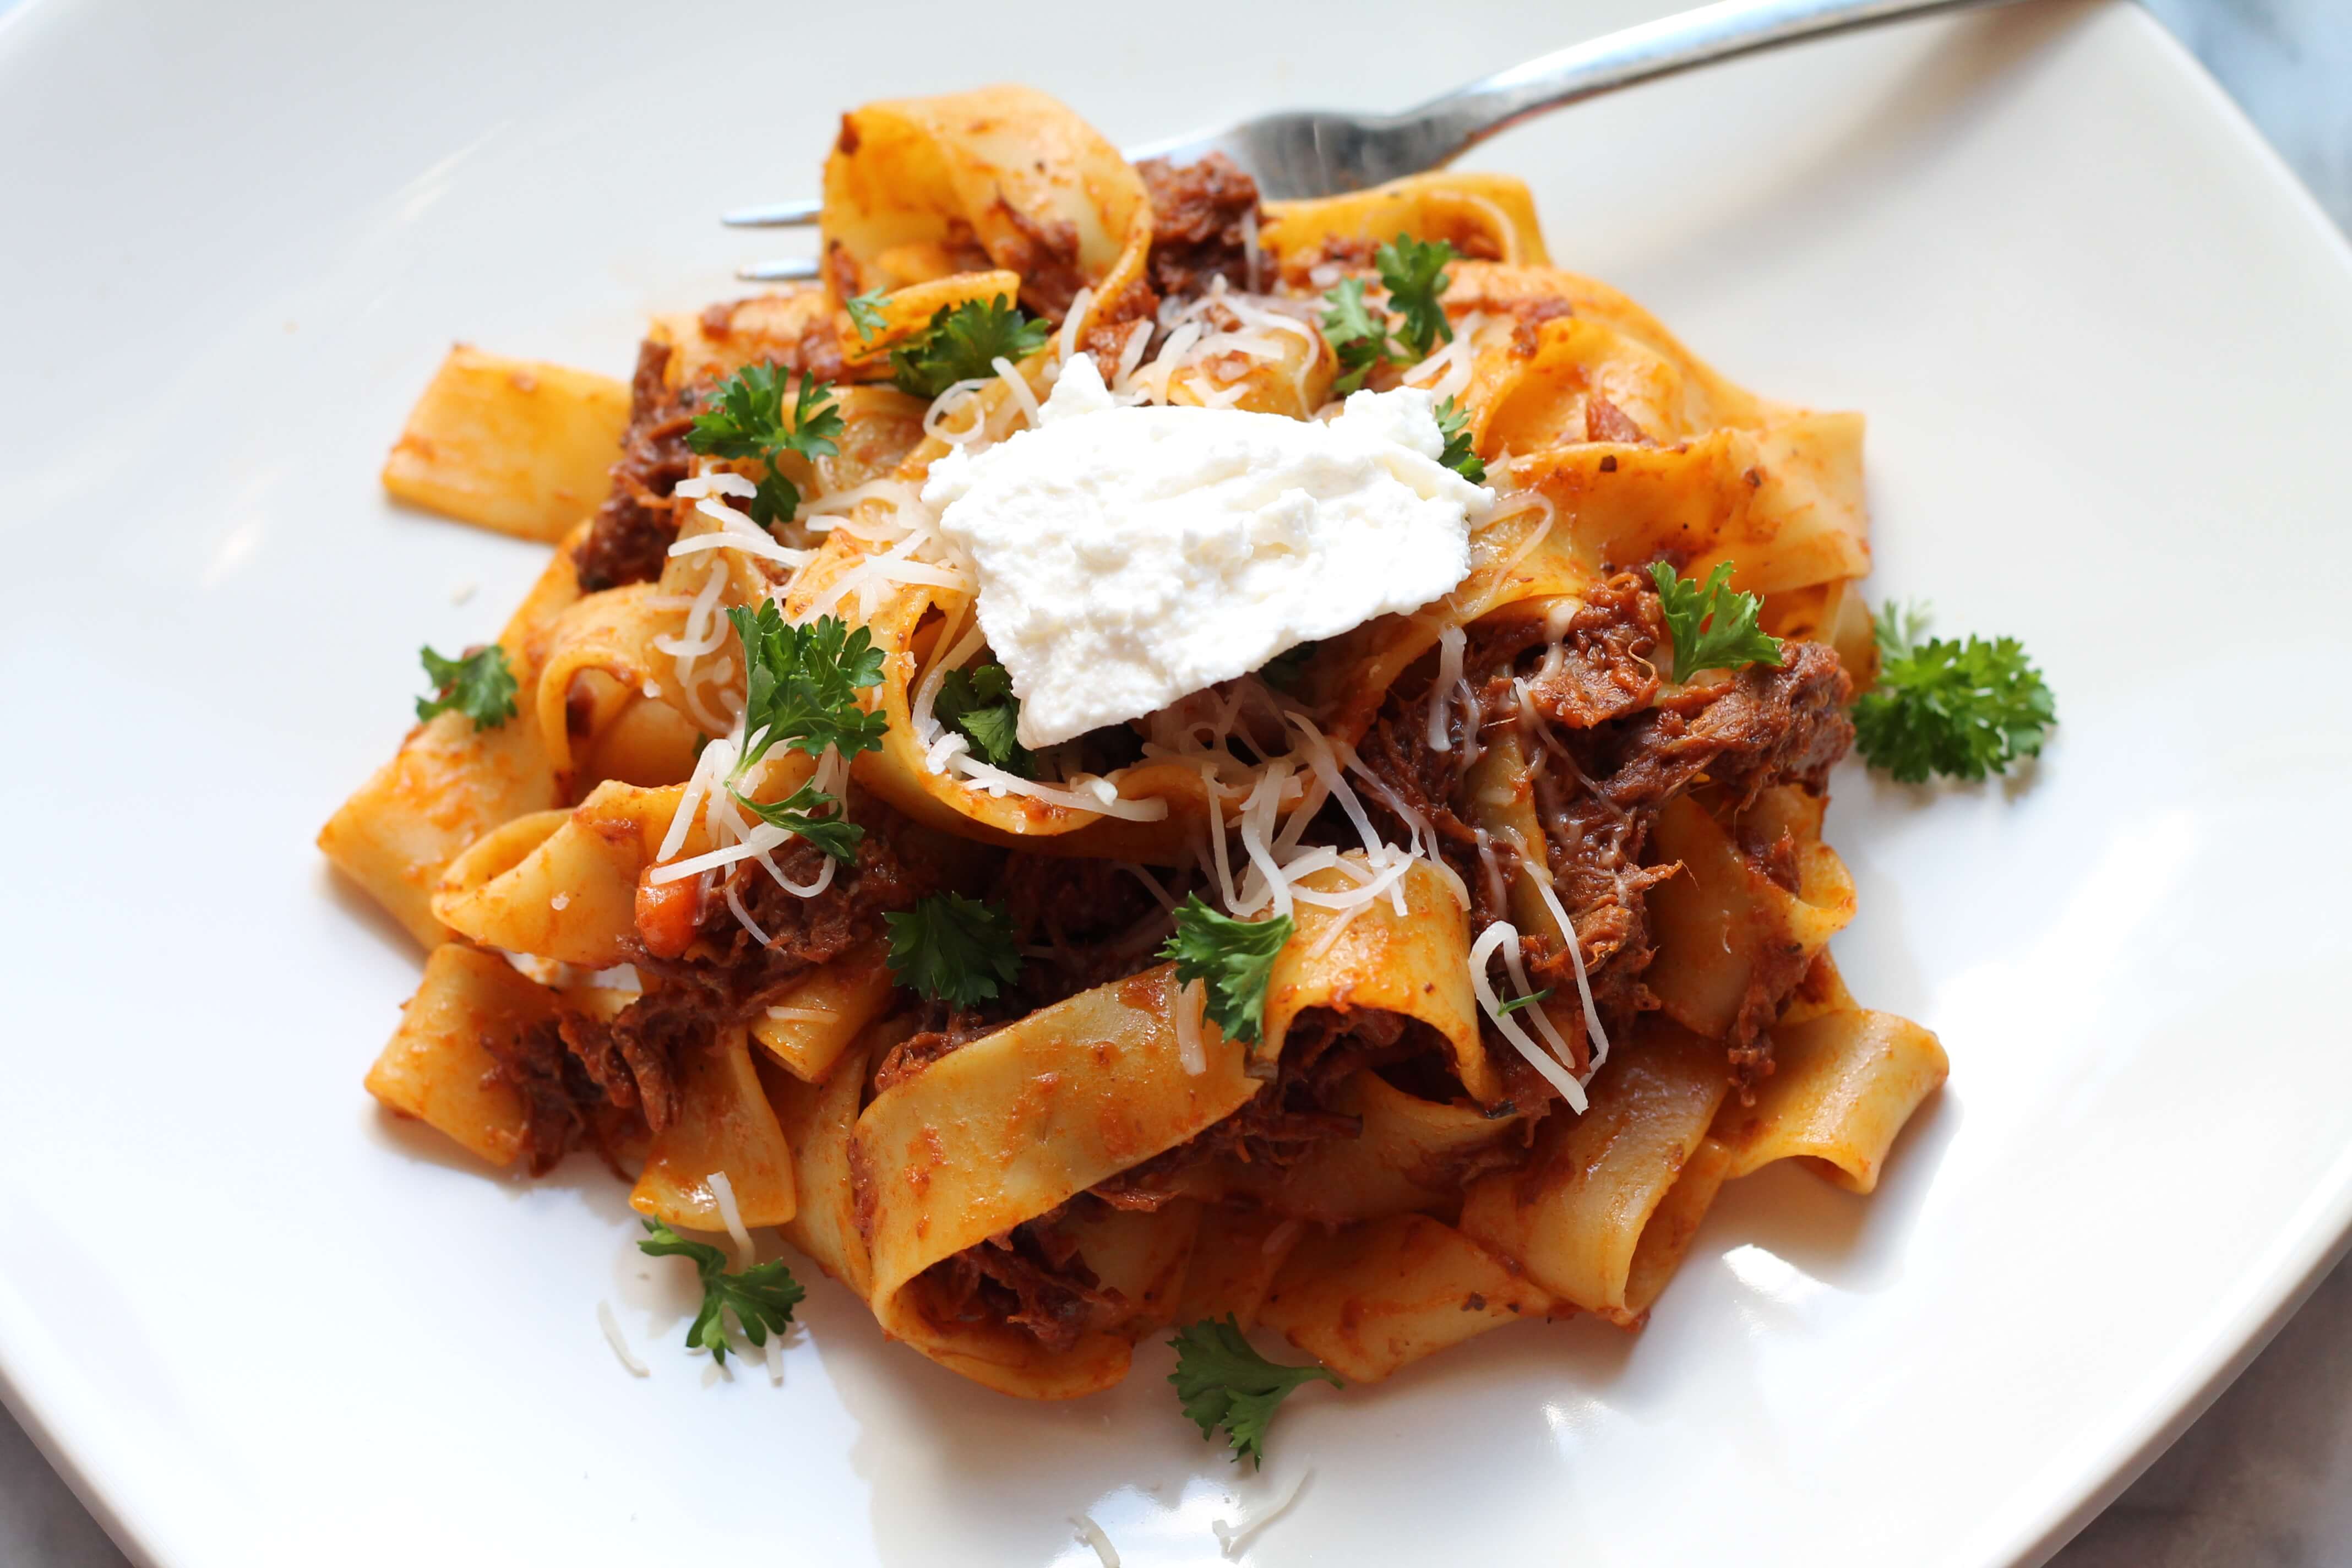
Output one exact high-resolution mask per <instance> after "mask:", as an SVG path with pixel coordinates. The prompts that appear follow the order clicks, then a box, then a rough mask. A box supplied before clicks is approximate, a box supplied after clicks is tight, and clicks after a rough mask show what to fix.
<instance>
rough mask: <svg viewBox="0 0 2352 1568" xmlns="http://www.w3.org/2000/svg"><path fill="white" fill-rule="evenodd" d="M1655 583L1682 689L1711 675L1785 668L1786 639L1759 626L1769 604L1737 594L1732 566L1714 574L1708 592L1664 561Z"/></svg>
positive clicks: (1653, 570) (1721, 566) (1656, 569)
mask: <svg viewBox="0 0 2352 1568" xmlns="http://www.w3.org/2000/svg"><path fill="white" fill-rule="evenodd" d="M1650 579H1651V581H1653V582H1654V583H1655V584H1657V585H1658V599H1659V601H1660V603H1661V604H1662V605H1664V609H1665V613H1666V630H1667V632H1668V633H1669V634H1670V635H1671V636H1672V637H1674V643H1675V673H1674V679H1675V684H1676V685H1678V686H1679V685H1681V684H1682V683H1683V682H1685V681H1686V680H1688V679H1690V678H1691V677H1692V676H1694V675H1696V674H1698V673H1699V672H1700V671H1701V670H1705V669H1738V668H1739V667H1740V666H1742V665H1748V664H1768V665H1770V666H1771V667H1772V668H1775V669H1777V668H1780V638H1779V637H1771V636H1768V635H1767V634H1766V633H1765V632H1763V631H1762V630H1760V629H1759V627H1758V626H1757V625H1756V616H1757V613H1758V612H1759V611H1760V610H1761V609H1762V608H1763V605H1764V602H1763V601H1762V600H1761V599H1759V598H1758V597H1757V596H1756V595H1753V594H1735V593H1733V592H1732V591H1731V563H1730V562H1728V561H1726V562H1723V563H1719V564H1718V565H1717V567H1716V569H1715V570H1714V571H1712V572H1710V573H1708V574H1707V575H1706V585H1705V586H1704V587H1702V586H1700V585H1699V584H1696V583H1695V582H1693V581H1692V580H1691V579H1689V578H1687V577H1684V576H1680V575H1678V574H1676V573H1675V569H1674V568H1673V567H1671V566H1669V565H1667V564H1666V563H1664V562H1663V561H1661V562H1658V563H1656V564H1654V565H1653V566H1652V567H1651V568H1650ZM1702 623H1704V625H1702Z"/></svg>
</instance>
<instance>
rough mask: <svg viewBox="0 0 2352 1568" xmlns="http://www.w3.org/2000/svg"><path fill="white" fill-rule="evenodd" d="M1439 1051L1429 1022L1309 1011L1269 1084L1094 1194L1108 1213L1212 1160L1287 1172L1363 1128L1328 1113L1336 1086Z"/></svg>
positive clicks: (1155, 1199)
mask: <svg viewBox="0 0 2352 1568" xmlns="http://www.w3.org/2000/svg"><path fill="white" fill-rule="evenodd" d="M1443 1048H1444V1047H1443V1045H1442V1043H1441V1042H1440V1041H1439V1040H1438V1039H1437V1038H1436V1037H1435V1036H1434V1035H1433V1032H1432V1031H1431V1030H1430V1027H1429V1026H1428V1025H1426V1024H1423V1023H1422V1022H1420V1021H1419V1020H1418V1019H1412V1018H1408V1017H1405V1016H1403V1015H1402V1014H1400V1013H1386V1012H1378V1011H1374V1010H1372V1009H1370V1008H1364V1009H1346V1008H1338V1007H1309V1008H1307V1009H1306V1010H1305V1011H1303V1012H1301V1013H1300V1014H1299V1015H1298V1016H1297V1017H1295V1018H1293V1019H1292V1020H1291V1021H1290V1027H1289V1029H1288V1030H1287V1031H1286V1033H1285V1034H1284V1036H1283V1039H1282V1057H1281V1059H1280V1061H1279V1063H1278V1064H1277V1065H1276V1068H1275V1077H1274V1080H1273V1081H1272V1082H1270V1083H1268V1084H1267V1085H1266V1086H1265V1088H1264V1089H1259V1090H1258V1091H1257V1093H1256V1094H1255V1095H1254V1096H1252V1097H1251V1099H1250V1100H1249V1101H1248V1102H1247V1103H1246V1104H1244V1106H1243V1107H1242V1108H1241V1109H1240V1110H1236V1111H1234V1113H1233V1114H1232V1115H1231V1116H1228V1117H1226V1118H1225V1119H1224V1120H1223V1121H1218V1122H1215V1123H1213V1124H1212V1125H1211V1126H1209V1127H1206V1128H1204V1129H1202V1131H1200V1132H1199V1133H1197V1134H1195V1135H1194V1136H1192V1138H1189V1139H1187V1140H1185V1141H1184V1142H1181V1143H1179V1144H1177V1145H1176V1146H1175V1147H1174V1148H1173V1149H1169V1150H1166V1151H1164V1152H1160V1153H1159V1154H1155V1155H1153V1156H1152V1157H1151V1158H1150V1159H1149V1160H1146V1161H1144V1162H1143V1163H1140V1164H1138V1165H1135V1166H1131V1167H1130V1168H1129V1169H1128V1170H1125V1171H1122V1172H1120V1173H1118V1175H1116V1176H1113V1177H1112V1178H1110V1180H1108V1181H1107V1182H1102V1183H1098V1184H1097V1185H1096V1186H1095V1187H1094V1188H1092V1189H1091V1190H1092V1192H1093V1194H1094V1195H1095V1196H1096V1197H1097V1198H1099V1199H1101V1200H1102V1201H1103V1202H1105V1203H1107V1204H1109V1205H1112V1206H1113V1207H1114V1208H1124V1209H1156V1208H1158V1207H1160V1205H1162V1204H1164V1203H1166V1202H1168V1201H1169V1200H1170V1199H1171V1198H1172V1197H1175V1196H1177V1195H1178V1194H1179V1192H1180V1190H1181V1185H1180V1184H1181V1182H1182V1180H1183V1178H1184V1177H1185V1176H1186V1175H1187V1174H1188V1173H1191V1172H1192V1170H1194V1169H1195V1168H1196V1167H1198V1166H1200V1165H1202V1164H1205V1163H1212V1162H1214V1161H1218V1160H1223V1159H1231V1160H1237V1161H1240V1162H1241V1163H1244V1164H1254V1165H1263V1166H1265V1167H1268V1168H1270V1169H1273V1170H1276V1171H1282V1170H1287V1169H1289V1168H1290V1167H1291V1166H1293V1165H1295V1164H1297V1163H1298V1162H1299V1161H1300V1160H1303V1159H1305V1158H1306V1157H1307V1154H1308V1153H1309V1152H1311V1151H1312V1150H1314V1149H1315V1147H1316V1146H1317V1145H1318V1144H1320V1143H1324V1142H1328V1141H1329V1140H1331V1139H1334V1138H1353V1137H1355V1136H1356V1135H1357V1134H1358V1133H1360V1131H1362V1130H1363V1127H1362V1123H1361V1121H1360V1120H1359V1119H1358V1118H1356V1117H1353V1116H1346V1115H1342V1114H1340V1113H1339V1112H1337V1111H1334V1110H1329V1109H1328V1106H1329V1103H1330V1099H1331V1095H1332V1092H1333V1091H1334V1090H1335V1089H1338V1088H1339V1085H1340V1084H1341V1083H1343V1082H1345V1081H1346V1080H1347V1079H1349V1078H1351V1077H1353V1076H1354V1075H1355V1074H1357V1073H1359V1072H1366V1071H1370V1070H1373V1069H1375V1068H1380V1067H1382V1066H1386V1065H1388V1064H1391V1063H1396V1062H1402V1061H1404V1060H1406V1059H1408V1058H1412V1057H1415V1056H1418V1055H1422V1054H1424V1053H1431V1052H1440V1051H1442V1050H1443Z"/></svg>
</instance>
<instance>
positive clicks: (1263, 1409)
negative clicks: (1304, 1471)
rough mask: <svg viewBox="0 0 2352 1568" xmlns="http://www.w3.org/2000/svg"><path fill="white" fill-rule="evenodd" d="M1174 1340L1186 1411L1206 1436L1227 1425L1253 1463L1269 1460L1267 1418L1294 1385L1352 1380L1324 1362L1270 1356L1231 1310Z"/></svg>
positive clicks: (1230, 1438) (1239, 1451)
mask: <svg viewBox="0 0 2352 1568" xmlns="http://www.w3.org/2000/svg"><path fill="white" fill-rule="evenodd" d="M1169 1343H1170V1344H1171V1345H1172V1346H1174V1347H1175V1350H1176V1370H1175V1371H1174V1372H1172V1373H1169V1374H1168V1381H1169V1382H1171V1383H1172V1384H1175V1385H1176V1397H1177V1399H1178V1401H1179V1402H1180V1403H1181V1404H1182V1405H1183V1407H1184V1414H1185V1415H1188V1416H1190V1417H1192V1420H1193V1422H1194V1423H1196V1424H1197V1425H1198V1426H1200V1428H1201V1436H1202V1437H1204V1438H1213V1437H1214V1436H1216V1431H1217V1428H1218V1427H1220V1426H1223V1428H1224V1429H1225V1440H1226V1441H1227V1442H1228V1443H1229V1444H1231V1445H1232V1447H1233V1453H1232V1455H1231V1456H1230V1457H1231V1458H1233V1460H1234V1463H1236V1464H1238V1463H1240V1462H1241V1460H1242V1459H1243V1458H1244V1457H1246V1458H1248V1459H1249V1461H1250V1464H1251V1465H1252V1466H1253V1467H1262V1466H1264V1465H1265V1428H1266V1424H1267V1423H1268V1422H1270V1421H1272V1420H1273V1419H1274V1413H1275V1410H1276V1408H1277V1407H1278V1406H1279V1405H1281V1404H1282V1402H1283V1401H1284V1400H1285V1399H1286V1398H1288V1397H1289V1396H1290V1394H1291V1392H1292V1391H1293V1390H1294V1389H1297V1387H1299V1386H1300V1385H1301V1384H1307V1383H1313V1382H1315V1381H1317V1380H1318V1379H1320V1380H1321V1381H1322V1382H1325V1383H1328V1384H1330V1385H1331V1386H1332V1387H1334V1388H1345V1387H1346V1386H1347V1384H1344V1383H1341V1382H1340V1381H1339V1378H1338V1377H1337V1376H1336V1375H1334V1374H1333V1373H1331V1372H1330V1371H1329V1370H1328V1369H1327V1368H1324V1367H1319V1366H1286V1365H1284V1364H1283V1363H1280V1362H1275V1361H1268V1360H1266V1359H1265V1357H1264V1356H1262V1355H1260V1354H1258V1353H1257V1352H1256V1351H1255V1349H1253V1348H1252V1347H1251V1345H1250V1342H1249V1341H1248V1340H1246V1339H1244V1338H1243V1337H1242V1327H1241V1323H1240V1321H1239V1320H1237V1319H1235V1318H1234V1317H1232V1316H1230V1315H1229V1316H1227V1317H1226V1319H1225V1321H1223V1322H1222V1323H1221V1322H1219V1321H1216V1320H1215V1319H1214V1318H1204V1319H1202V1321H1200V1322H1197V1323H1193V1324H1192V1325H1190V1326H1189V1327H1186V1328H1181V1329H1179V1330H1177V1331H1176V1337H1175V1338H1174V1339H1172V1340H1170V1341H1169Z"/></svg>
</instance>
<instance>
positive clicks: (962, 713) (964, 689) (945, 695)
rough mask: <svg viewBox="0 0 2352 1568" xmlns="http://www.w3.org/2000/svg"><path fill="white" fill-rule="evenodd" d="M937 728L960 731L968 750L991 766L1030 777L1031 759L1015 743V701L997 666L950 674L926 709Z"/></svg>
mask: <svg viewBox="0 0 2352 1568" xmlns="http://www.w3.org/2000/svg"><path fill="white" fill-rule="evenodd" d="M931 711H932V712H933V713H935V714H937V715H938V716H939V721H940V723H941V724H944V725H946V726H948V727H949V728H950V729H953V730H958V731H962V733H963V737H964V739H966V740H968V741H970V742H971V749H972V750H973V752H976V753H978V754H979V756H980V757H981V758H982V760H983V761H985V762H987V763H990V764H991V765H992V766H994V767H1000V768H1003V770H1004V771H1005V772H1007V773H1018V774H1020V775H1021V776H1022V777H1023V778H1024V779H1025V778H1034V777H1035V776H1036V763H1035V759H1034V758H1033V757H1031V756H1030V754H1029V750H1028V748H1027V747H1025V746H1024V745H1023V744H1022V743H1021V742H1020V740H1019V739H1018V733H1017V732H1018V731H1019V729H1020V726H1021V699H1019V698H1018V697H1015V696H1014V695H1013V677H1012V675H1011V674H1010V673H1008V672H1007V671H1006V669H1005V668H1004V667H1003V665H1001V664H978V665H973V666H971V668H967V669H959V670H953V671H951V672H950V674H949V675H948V678H947V679H945V680H944V681H942V682H940V695H939V700H937V701H936V702H934V703H933V704H932V705H931Z"/></svg>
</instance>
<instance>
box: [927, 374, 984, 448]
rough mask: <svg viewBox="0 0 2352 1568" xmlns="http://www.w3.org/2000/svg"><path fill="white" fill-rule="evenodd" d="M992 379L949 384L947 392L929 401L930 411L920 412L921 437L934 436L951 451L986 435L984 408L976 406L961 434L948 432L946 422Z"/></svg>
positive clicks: (973, 379)
mask: <svg viewBox="0 0 2352 1568" xmlns="http://www.w3.org/2000/svg"><path fill="white" fill-rule="evenodd" d="M994 379H995V377H993V376H986V375H983V376H975V377H973V378H972V379H971V380H969V381H959V382H955V383H952V384H950V385H949V387H948V388H947V390H946V391H944V392H942V393H940V395H938V396H937V397H934V398H932V399H931V405H930V406H929V408H927V409H925V410H923V434H924V435H926V436H936V437H939V438H940V440H942V441H945V442H946V443H947V444H948V445H949V446H950V447H961V446H963V445H965V444H966V443H968V442H971V441H972V440H974V439H976V438H978V437H981V436H983V435H986V434H987V432H988V407H987V405H985V404H979V405H975V407H974V409H973V413H972V420H971V424H969V425H967V426H964V427H963V428H962V429H961V430H950V429H949V428H948V427H947V422H948V421H949V420H950V419H952V418H954V417H955V416H956V414H957V413H958V412H959V411H960V410H961V408H962V407H963V405H965V404H966V403H967V402H971V400H972V394H973V393H975V392H978V391H979V390H980V389H981V388H982V387H983V386H986V385H987V384H989V383H990V382H991V381H993V380H994Z"/></svg>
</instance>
